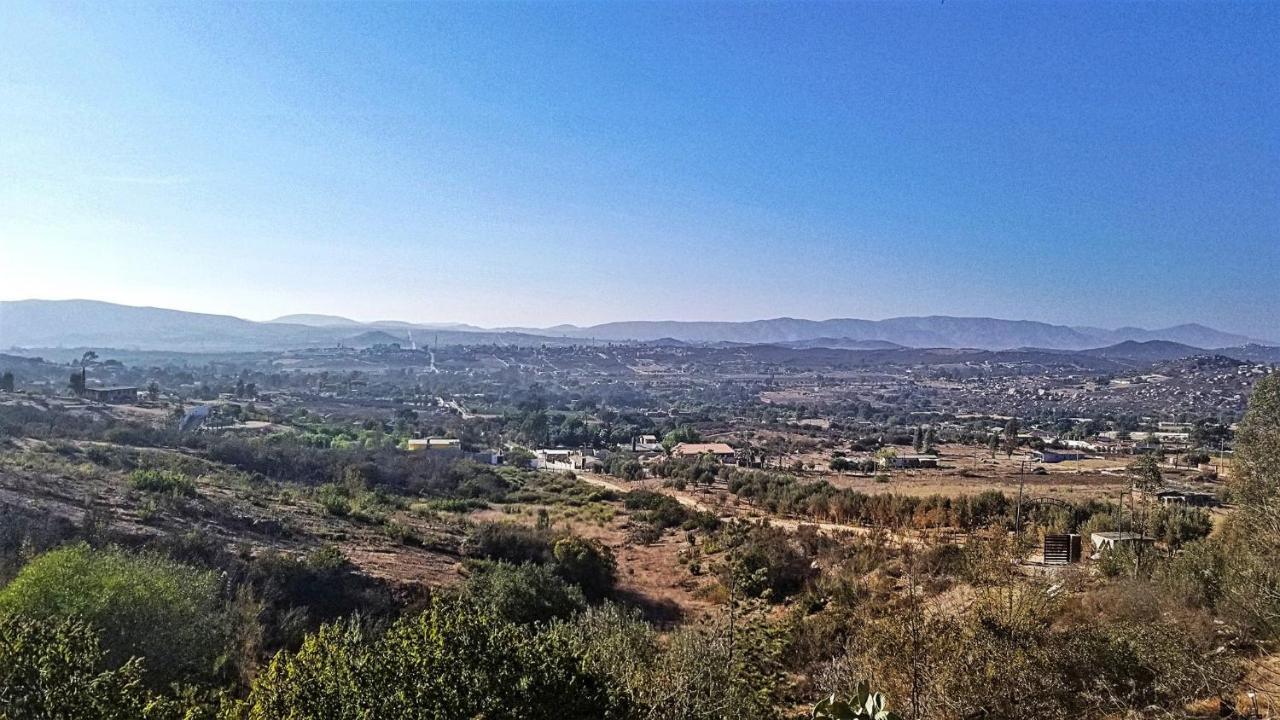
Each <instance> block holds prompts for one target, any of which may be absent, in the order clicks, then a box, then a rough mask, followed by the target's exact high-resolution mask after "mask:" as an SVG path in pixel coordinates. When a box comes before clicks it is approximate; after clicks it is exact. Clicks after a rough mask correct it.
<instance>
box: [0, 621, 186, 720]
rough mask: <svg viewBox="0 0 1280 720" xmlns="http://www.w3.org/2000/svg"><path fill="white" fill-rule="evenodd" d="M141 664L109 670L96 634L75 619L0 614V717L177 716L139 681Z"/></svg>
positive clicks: (127, 719)
mask: <svg viewBox="0 0 1280 720" xmlns="http://www.w3.org/2000/svg"><path fill="white" fill-rule="evenodd" d="M142 676H143V673H142V663H141V662H140V661H138V660H131V661H129V662H126V663H124V664H123V665H118V666H113V665H112V664H111V663H109V662H108V661H107V658H106V653H105V651H104V650H103V649H102V648H101V646H100V645H99V643H98V633H97V631H96V630H94V629H93V628H92V627H90V626H89V625H88V624H86V623H84V622H80V621H77V620H37V619H33V618H27V617H22V616H17V615H8V614H3V613H0V718H3V719H4V720H28V719H32V720H34V719H35V718H58V719H59V720H137V719H138V718H169V717H175V718H176V717H178V716H179V715H178V713H177V712H176V708H175V707H174V704H172V703H167V702H164V701H162V700H160V699H158V698H156V697H154V696H153V695H152V694H151V693H150V692H149V691H148V690H147V689H146V687H145V686H144V684H143V682H142Z"/></svg>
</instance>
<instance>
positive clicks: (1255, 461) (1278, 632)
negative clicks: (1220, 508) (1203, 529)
mask: <svg viewBox="0 0 1280 720" xmlns="http://www.w3.org/2000/svg"><path fill="white" fill-rule="evenodd" d="M1235 448H1236V452H1235V458H1234V460H1233V462H1232V466H1231V468H1232V469H1231V475H1230V482H1231V487H1232V491H1233V492H1234V493H1235V496H1236V498H1237V500H1238V502H1239V509H1238V510H1237V511H1236V512H1235V513H1234V514H1233V515H1232V516H1231V517H1230V519H1229V521H1228V524H1227V528H1226V532H1225V536H1226V541H1225V542H1226V543H1227V547H1226V548H1225V553H1224V556H1225V558H1226V559H1227V561H1228V563H1229V565H1228V567H1229V575H1228V578H1229V582H1228V583H1226V587H1227V595H1228V598H1229V599H1230V600H1231V602H1232V603H1233V604H1234V605H1235V606H1236V607H1237V608H1238V609H1240V610H1241V611H1242V612H1243V614H1244V616H1245V619H1246V620H1247V621H1249V623H1250V624H1252V625H1253V626H1254V628H1256V630H1257V631H1258V633H1259V635H1260V636H1262V637H1267V638H1270V639H1276V638H1280V569H1277V567H1276V558H1280V373H1274V372H1273V373H1271V374H1270V375H1268V376H1267V377H1266V378H1264V379H1262V380H1261V381H1259V382H1258V384H1257V386H1255V387H1254V390H1253V396H1252V397H1250V398H1249V411H1248V412H1247V413H1246V414H1245V417H1244V420H1243V421H1242V422H1241V423H1240V429H1239V432H1238V433H1237V434H1236V443H1235Z"/></svg>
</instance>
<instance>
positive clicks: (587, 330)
mask: <svg viewBox="0 0 1280 720" xmlns="http://www.w3.org/2000/svg"><path fill="white" fill-rule="evenodd" d="M371 330H382V331H390V332H393V333H395V332H400V331H404V332H410V331H424V332H425V331H429V332H431V333H432V334H433V336H432V338H431V341H435V340H436V339H437V337H436V336H438V337H439V340H441V341H443V342H446V343H455V344H457V343H466V344H483V343H489V342H499V343H528V344H537V343H560V344H563V343H565V342H569V341H583V340H588V339H591V340H594V341H596V342H602V341H607V342H656V341H663V342H672V341H679V342H683V343H691V344H714V343H731V344H795V345H797V346H803V347H820V346H823V345H824V344H831V345H837V346H840V347H846V348H859V347H860V348H874V347H882V348H883V347H893V346H900V347H908V348H974V349H984V350H1007V349H1014V348H1037V349H1044V350H1068V351H1081V350H1096V349H1099V348H1104V347H1108V346H1111V345H1116V344H1119V343H1124V342H1130V341H1131V342H1135V343H1143V342H1151V341H1159V342H1167V343H1177V344H1180V345H1183V346H1187V347H1189V348H1191V349H1196V350H1209V349H1212V348H1230V347H1246V346H1250V345H1258V346H1263V347H1270V346H1271V345H1273V343H1268V342H1266V341H1260V340H1257V339H1255V338H1250V337H1248V336H1245V335H1239V334H1235V333H1228V332H1223V331H1220V330H1216V329H1214V328H1211V327H1208V326H1205V325H1201V324H1197V323H1186V324H1182V325H1174V326H1171V327H1169V328H1163V329H1156V330H1148V329H1144V328H1136V327H1128V328H1119V329H1116V330H1106V329H1103V328H1094V327H1086V326H1076V327H1071V326H1066V325H1054V324H1051V323H1045V322H1039V321H1034V320H1005V319H999V318H985V317H954V316H948V315H928V316H918V317H917V316H906V317H897V318H888V319H885V320H863V319H858V318H832V319H828V320H806V319H803V318H789V317H780V318H771V319H764V320H752V321H745V322H732V321H678V320H673V321H648V320H641V321H618V322H611V323H602V324H599V325H591V326H584V327H580V326H576V325H556V326H553V327H549V328H518V327H512V328H494V329H487V328H480V327H476V326H473V325H466V324H461V323H432V324H427V323H409V322H402V321H393V320H383V321H376V322H367V323H366V322H357V321H354V320H350V319H349V318H345V317H341V316H336V315H315V314H296V315H286V316H283V317H280V318H276V319H275V320H271V321H268V322H256V321H252V320H245V319H242V318H237V317H233V316H230V315H215V314H210V313H193V312H187V311H183V310H172V309H167V308H155V307H138V306H130V305H119V304H114V303H107V302H102V301H96V300H17V301H0V347H10V346H17V347H66V346H78V345H84V346H94V345H96V346H111V345H113V344H114V345H117V346H122V345H123V346H128V347H136V348H140V349H163V350H179V349H184V350H214V349H216V350H226V349H231V348H243V349H255V350H256V349H290V348H295V347H304V346H317V345H334V344H339V343H342V342H343V341H344V340H347V339H350V338H354V337H355V336H357V335H359V334H361V333H367V332H369V331H371ZM406 339H407V337H406ZM416 339H417V341H418V342H425V341H427V338H426V337H418V338H416ZM1153 352H1154V351H1153ZM1155 354H1166V353H1164V352H1156V353H1155Z"/></svg>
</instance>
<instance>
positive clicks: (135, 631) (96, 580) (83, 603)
mask: <svg viewBox="0 0 1280 720" xmlns="http://www.w3.org/2000/svg"><path fill="white" fill-rule="evenodd" d="M0 612H7V613H13V614H18V615H23V616H26V617H30V618H35V619H47V620H52V621H57V620H61V619H69V618H79V619H82V620H84V621H85V622H87V623H89V624H90V625H91V626H93V627H94V628H96V629H98V630H99V631H100V632H101V640H102V644H103V649H104V651H105V652H106V656H107V658H108V660H109V661H110V666H111V667H122V666H124V665H125V664H126V663H127V662H128V661H129V660H130V659H131V658H134V657H141V658H143V659H145V661H146V677H147V679H148V681H149V682H150V683H151V684H152V685H153V686H155V687H161V686H164V685H166V684H168V683H170V682H174V681H178V680H191V679H195V678H202V677H209V676H211V675H212V673H213V671H214V669H215V668H214V664H215V661H216V659H217V658H218V657H219V655H221V653H222V651H223V649H224V644H223V639H224V637H225V618H224V616H223V612H222V603H221V600H220V598H219V588H218V580H217V578H216V576H214V575H213V573H210V572H206V571H203V570H197V569H195V568H192V567H189V566H187V565H183V564H181V563H177V562H174V561H172V560H169V559H167V558H164V557H161V556H159V555H150V554H133V553H129V552H126V551H124V550H121V549H118V548H107V549H101V550H95V549H92V548H90V547H89V546H88V545H84V544H80V545H73V546H69V547H64V548H60V549H58V550H53V551H50V552H47V553H45V554H43V555H41V556H39V557H37V558H36V559H34V560H32V561H31V562H30V563H28V564H27V566H26V567H24V568H23V569H22V571H21V572H19V573H18V576H17V577H15V578H14V579H13V580H12V581H11V582H10V583H9V584H8V585H7V586H5V588H4V589H3V590H0Z"/></svg>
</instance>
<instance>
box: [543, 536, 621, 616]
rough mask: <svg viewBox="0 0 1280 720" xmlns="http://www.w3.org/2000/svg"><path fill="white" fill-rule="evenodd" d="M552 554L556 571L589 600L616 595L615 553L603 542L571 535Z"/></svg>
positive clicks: (562, 539)
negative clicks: (614, 587)
mask: <svg viewBox="0 0 1280 720" xmlns="http://www.w3.org/2000/svg"><path fill="white" fill-rule="evenodd" d="M551 553H552V555H553V556H554V557H555V564H556V572H558V573H559V574H560V577H562V578H564V579H565V580H568V581H569V582H571V583H573V584H575V585H577V586H578V587H580V588H582V594H583V595H586V597H587V599H589V600H599V599H601V598H603V597H605V596H607V595H608V594H609V593H611V592H613V586H614V584H616V583H617V572H618V564H617V562H616V561H615V560H614V559H613V551H611V550H610V549H609V548H607V547H605V546H604V545H602V544H601V543H600V542H598V541H596V540H587V539H585V538H580V537H577V536H574V535H570V536H568V537H563V538H560V539H559V540H557V541H556V544H555V545H554V546H553V547H552V548H551Z"/></svg>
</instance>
